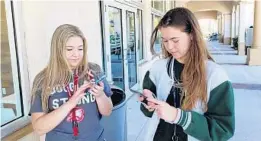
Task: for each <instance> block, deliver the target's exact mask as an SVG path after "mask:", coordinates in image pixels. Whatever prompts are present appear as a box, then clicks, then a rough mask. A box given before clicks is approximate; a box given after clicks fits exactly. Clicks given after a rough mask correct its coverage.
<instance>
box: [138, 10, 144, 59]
mask: <svg viewBox="0 0 261 141" xmlns="http://www.w3.org/2000/svg"><path fill="white" fill-rule="evenodd" d="M137 19H138V52H139V60H142V59H144V57H143V34H142V33H143V31H142V11H141V10H138V12H137Z"/></svg>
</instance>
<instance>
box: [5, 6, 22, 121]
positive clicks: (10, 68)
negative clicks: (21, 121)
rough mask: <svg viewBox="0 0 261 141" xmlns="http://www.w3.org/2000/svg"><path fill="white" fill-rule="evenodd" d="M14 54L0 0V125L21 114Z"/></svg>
mask: <svg viewBox="0 0 261 141" xmlns="http://www.w3.org/2000/svg"><path fill="white" fill-rule="evenodd" d="M10 20H11V19H10ZM9 33H11V32H9ZM15 55H16V53H15V47H14V43H12V44H11V42H10V39H9V37H8V29H7V18H6V11H5V3H4V1H1V112H2V114H1V126H3V125H5V124H6V123H8V122H10V121H12V120H14V119H17V118H19V117H21V116H22V108H21V99H20V91H19V83H18V75H17V59H16V56H15Z"/></svg>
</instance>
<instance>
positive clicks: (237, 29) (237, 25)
mask: <svg viewBox="0 0 261 141" xmlns="http://www.w3.org/2000/svg"><path fill="white" fill-rule="evenodd" d="M235 20H236V27H235V35H236V36H237V37H238V35H239V5H236V19H235Z"/></svg>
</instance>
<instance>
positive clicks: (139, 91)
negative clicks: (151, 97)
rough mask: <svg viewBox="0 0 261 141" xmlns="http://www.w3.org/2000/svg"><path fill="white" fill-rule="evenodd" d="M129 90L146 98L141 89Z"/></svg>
mask: <svg viewBox="0 0 261 141" xmlns="http://www.w3.org/2000/svg"><path fill="white" fill-rule="evenodd" d="M130 91H131V92H132V93H135V94H138V95H140V96H143V97H144V98H147V97H146V96H145V95H143V92H142V90H134V89H130Z"/></svg>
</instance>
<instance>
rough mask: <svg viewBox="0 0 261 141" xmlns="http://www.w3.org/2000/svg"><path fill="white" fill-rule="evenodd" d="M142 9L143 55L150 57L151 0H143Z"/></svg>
mask: <svg viewBox="0 0 261 141" xmlns="http://www.w3.org/2000/svg"><path fill="white" fill-rule="evenodd" d="M143 3H144V11H143V13H142V14H143V15H144V16H143V22H144V25H146V26H144V28H143V30H144V31H143V34H144V47H145V48H144V55H145V56H144V57H145V58H148V59H150V58H151V57H152V54H151V52H150V36H151V33H152V17H151V1H150V0H144V1H143Z"/></svg>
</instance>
